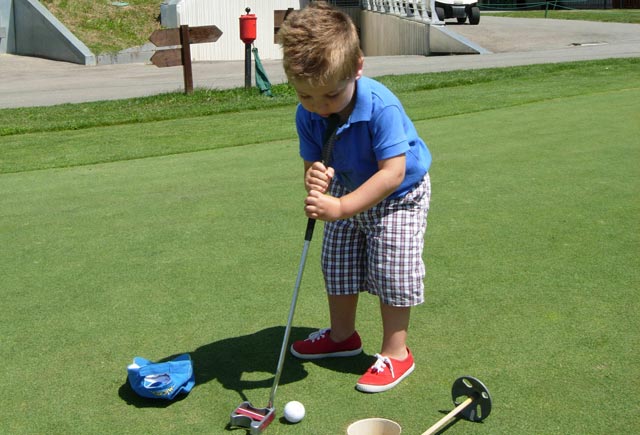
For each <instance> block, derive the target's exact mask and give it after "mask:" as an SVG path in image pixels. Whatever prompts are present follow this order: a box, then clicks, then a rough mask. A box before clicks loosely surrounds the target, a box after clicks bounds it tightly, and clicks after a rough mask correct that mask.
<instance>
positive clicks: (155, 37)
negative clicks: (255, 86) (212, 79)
mask: <svg viewBox="0 0 640 435" xmlns="http://www.w3.org/2000/svg"><path fill="white" fill-rule="evenodd" d="M220 36H222V31H221V30H220V29H218V28H217V27H216V26H197V27H189V26H187V25H185V24H183V25H182V26H180V27H179V28H174V29H159V30H156V31H155V32H153V33H152V34H151V36H149V41H151V42H152V43H153V45H155V46H156V47H171V46H178V45H179V46H180V47H179V48H170V49H163V50H156V52H155V53H154V54H153V56H151V63H153V64H154V65H155V66H157V67H159V68H164V67H168V66H178V65H182V71H183V75H184V92H185V93H186V94H190V93H192V92H193V71H192V69H191V44H201V43H206V42H216V41H217V40H218V38H220Z"/></svg>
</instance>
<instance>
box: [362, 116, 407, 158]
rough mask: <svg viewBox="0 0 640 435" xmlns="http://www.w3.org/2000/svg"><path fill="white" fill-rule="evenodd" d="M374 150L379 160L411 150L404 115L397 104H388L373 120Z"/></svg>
mask: <svg viewBox="0 0 640 435" xmlns="http://www.w3.org/2000/svg"><path fill="white" fill-rule="evenodd" d="M370 125H371V127H370V128H371V135H372V143H373V152H374V153H375V155H376V159H377V160H386V159H389V158H391V157H396V156H399V155H401V154H404V153H406V152H407V151H409V141H408V139H407V135H406V134H405V129H404V117H403V116H402V111H401V110H400V108H398V107H397V106H393V105H392V106H387V107H385V108H384V109H382V110H381V111H379V112H378V113H377V115H376V117H375V118H374V119H372V122H371V124H370Z"/></svg>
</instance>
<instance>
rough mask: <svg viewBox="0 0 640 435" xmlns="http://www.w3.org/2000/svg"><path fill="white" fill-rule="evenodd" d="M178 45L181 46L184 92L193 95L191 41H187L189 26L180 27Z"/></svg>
mask: <svg viewBox="0 0 640 435" xmlns="http://www.w3.org/2000/svg"><path fill="white" fill-rule="evenodd" d="M180 44H182V66H183V68H182V73H183V76H184V92H185V93H186V94H191V93H193V70H192V68H191V41H190V40H189V26H188V25H186V24H183V25H181V26H180Z"/></svg>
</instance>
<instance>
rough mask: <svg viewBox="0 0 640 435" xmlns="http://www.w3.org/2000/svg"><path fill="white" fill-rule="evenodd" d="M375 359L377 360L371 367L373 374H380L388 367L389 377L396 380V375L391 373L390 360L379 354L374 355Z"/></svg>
mask: <svg viewBox="0 0 640 435" xmlns="http://www.w3.org/2000/svg"><path fill="white" fill-rule="evenodd" d="M375 357H376V358H378V359H377V360H376V362H375V363H374V364H373V365H372V366H371V371H372V372H373V373H382V372H384V371H385V369H386V368H387V367H389V371H390V372H391V377H392V378H393V379H395V378H396V374H395V373H394V371H393V364H391V360H390V359H389V358H387V357H386V356H382V355H380V354H379V353H376V355H375Z"/></svg>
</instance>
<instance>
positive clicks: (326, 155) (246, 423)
mask: <svg viewBox="0 0 640 435" xmlns="http://www.w3.org/2000/svg"><path fill="white" fill-rule="evenodd" d="M339 122H340V117H339V116H338V115H337V114H333V115H331V116H329V122H328V124H327V130H326V132H325V140H324V145H323V147H322V163H323V164H324V165H325V166H327V167H328V166H329V163H330V160H331V153H332V152H333V145H334V144H335V141H336V132H337V131H338V123H339ZM315 224H316V220H315V219H312V218H309V219H308V221H307V229H306V231H305V235H304V246H303V247H302V256H301V257H300V265H299V266H298V275H297V277H296V282H295V285H294V287H293V297H292V299H291V306H290V307H289V317H288V319H287V325H286V327H285V330H284V338H283V339H282V346H281V348H280V357H279V358H278V365H277V367H276V373H275V377H274V379H273V385H272V386H271V393H270V394H269V403H268V404H267V406H266V407H265V408H256V407H255V406H253V405H252V404H251V402H249V401H244V402H242V403H241V404H240V405H239V406H238V407H237V408H236V409H235V410H234V411H233V412H232V413H231V421H230V423H229V424H230V426H235V427H244V428H247V429H249V433H250V434H251V435H259V434H261V433H262V432H263V431H264V430H265V429H266V428H267V426H269V424H270V423H271V422H272V421H273V419H274V418H275V416H276V409H275V406H274V403H275V398H276V390H277V389H278V384H279V383H280V375H281V374H282V367H283V366H284V359H285V356H286V353H287V347H288V344H289V336H290V335H291V324H292V323H293V313H294V312H295V309H296V303H297V302H298V290H299V289H300V283H301V282H302V273H303V272H304V265H305V263H306V261H307V252H308V251H309V244H310V243H311V239H312V237H313V229H314V228H315Z"/></svg>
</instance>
